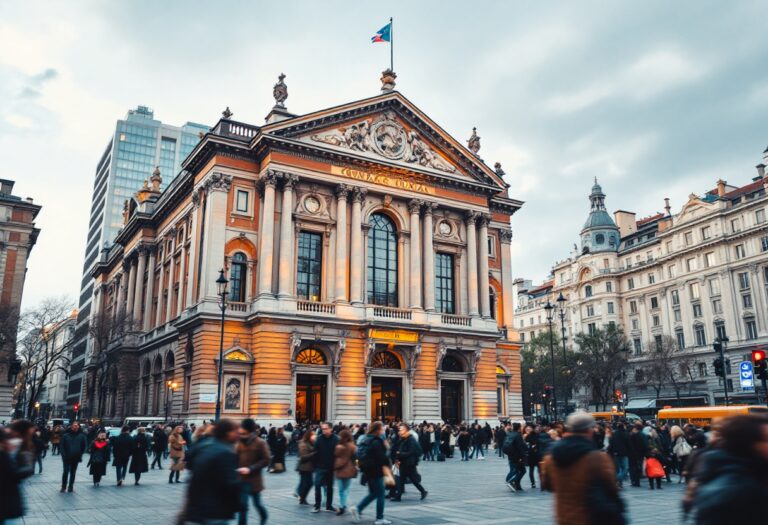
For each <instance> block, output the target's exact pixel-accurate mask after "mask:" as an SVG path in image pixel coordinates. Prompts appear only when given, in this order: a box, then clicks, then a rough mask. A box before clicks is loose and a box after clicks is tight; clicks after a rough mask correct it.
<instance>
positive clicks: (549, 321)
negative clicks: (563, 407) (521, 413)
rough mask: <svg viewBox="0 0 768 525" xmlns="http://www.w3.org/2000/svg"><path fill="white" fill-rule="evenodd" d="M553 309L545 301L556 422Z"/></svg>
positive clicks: (555, 418)
mask: <svg viewBox="0 0 768 525" xmlns="http://www.w3.org/2000/svg"><path fill="white" fill-rule="evenodd" d="M554 309H555V307H554V306H553V305H552V303H550V302H549V299H547V304H545V305H544V310H546V311H547V324H548V325H549V355H550V358H551V360H552V361H551V363H552V417H553V420H554V421H557V389H556V388H555V344H554V341H553V339H552V314H553V310H554Z"/></svg>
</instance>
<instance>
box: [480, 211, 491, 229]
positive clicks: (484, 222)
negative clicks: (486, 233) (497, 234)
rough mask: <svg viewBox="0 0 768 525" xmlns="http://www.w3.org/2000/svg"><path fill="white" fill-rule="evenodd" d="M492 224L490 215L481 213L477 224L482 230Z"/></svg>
mask: <svg viewBox="0 0 768 525" xmlns="http://www.w3.org/2000/svg"><path fill="white" fill-rule="evenodd" d="M490 223H491V215H490V214H489V213H481V214H479V216H478V218H477V224H478V225H479V226H480V227H481V228H482V227H483V226H486V227H487V226H488V225H489V224H490Z"/></svg>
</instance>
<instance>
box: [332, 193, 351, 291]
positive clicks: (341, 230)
mask: <svg viewBox="0 0 768 525" xmlns="http://www.w3.org/2000/svg"><path fill="white" fill-rule="evenodd" d="M348 195H349V187H348V186H346V185H344V184H340V185H339V186H338V187H337V188H336V264H335V268H336V274H335V276H336V301H339V302H345V301H346V300H347V268H348V266H349V261H347V196H348Z"/></svg>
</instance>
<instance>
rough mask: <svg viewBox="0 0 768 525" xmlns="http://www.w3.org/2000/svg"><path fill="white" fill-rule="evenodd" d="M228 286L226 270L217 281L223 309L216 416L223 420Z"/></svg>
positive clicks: (220, 271)
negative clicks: (222, 393) (222, 386)
mask: <svg viewBox="0 0 768 525" xmlns="http://www.w3.org/2000/svg"><path fill="white" fill-rule="evenodd" d="M227 284H229V280H228V279H227V278H226V277H225V276H224V269H223V268H222V269H221V270H219V278H218V279H216V292H217V294H218V296H219V299H220V301H219V308H221V338H220V339H219V377H218V381H217V382H216V416H215V418H214V419H215V420H216V421H218V420H219V419H220V418H221V383H222V382H223V381H224V312H225V311H226V310H227Z"/></svg>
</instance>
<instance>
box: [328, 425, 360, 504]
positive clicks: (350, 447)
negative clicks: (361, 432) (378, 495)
mask: <svg viewBox="0 0 768 525" xmlns="http://www.w3.org/2000/svg"><path fill="white" fill-rule="evenodd" d="M356 451H357V447H356V446H355V443H354V442H353V441H352V432H350V431H349V430H348V429H346V428H345V429H344V430H342V431H341V432H339V444H338V445H336V450H335V452H334V460H333V472H334V475H335V476H336V481H337V483H338V485H339V510H337V511H336V515H337V516H341V515H342V514H344V513H345V512H346V511H347V499H348V497H349V487H350V485H351V484H352V480H353V479H355V478H356V477H357V467H355V452H356Z"/></svg>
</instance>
